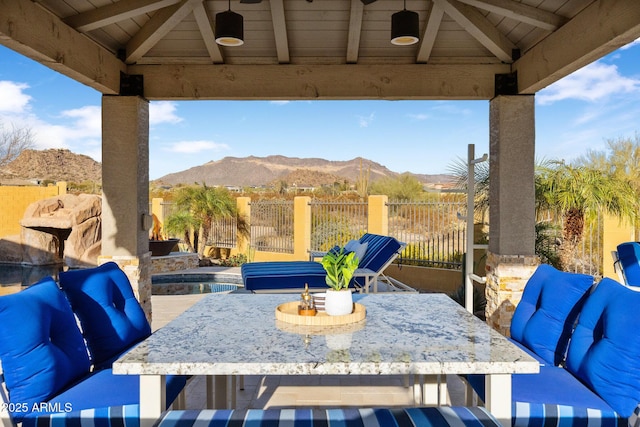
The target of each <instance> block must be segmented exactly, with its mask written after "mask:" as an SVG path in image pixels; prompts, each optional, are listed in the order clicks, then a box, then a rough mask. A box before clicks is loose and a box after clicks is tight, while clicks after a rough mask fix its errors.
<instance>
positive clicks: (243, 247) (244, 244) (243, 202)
mask: <svg viewBox="0 0 640 427" xmlns="http://www.w3.org/2000/svg"><path fill="white" fill-rule="evenodd" d="M236 206H237V208H238V223H240V219H241V218H242V219H244V221H245V222H246V225H247V228H248V229H249V230H251V197H238V198H236ZM236 242H237V245H238V253H241V254H247V256H249V255H250V254H249V253H248V251H249V248H250V246H251V232H249V234H248V235H245V234H244V233H241V232H239V231H238V232H237V234H236Z"/></svg>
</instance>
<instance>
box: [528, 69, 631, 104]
mask: <svg viewBox="0 0 640 427" xmlns="http://www.w3.org/2000/svg"><path fill="white" fill-rule="evenodd" d="M638 91H640V80H638V79H632V78H629V77H625V76H623V75H621V74H620V73H619V72H618V67H617V66H615V65H607V64H604V63H602V62H594V63H592V64H589V65H587V66H586V67H584V68H581V69H580V70H578V71H576V72H574V73H573V74H570V75H568V76H567V77H565V78H563V79H561V80H558V81H557V82H556V83H554V84H552V85H551V86H549V87H547V88H545V89H543V90H541V91H540V92H538V95H537V96H536V100H537V102H538V103H539V104H541V105H545V104H551V103H553V102H556V101H561V100H565V99H578V100H582V101H591V102H593V101H599V100H601V99H604V98H607V97H609V96H612V95H617V94H628V93H632V92H638Z"/></svg>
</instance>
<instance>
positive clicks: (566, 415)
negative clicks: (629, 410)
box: [512, 402, 631, 427]
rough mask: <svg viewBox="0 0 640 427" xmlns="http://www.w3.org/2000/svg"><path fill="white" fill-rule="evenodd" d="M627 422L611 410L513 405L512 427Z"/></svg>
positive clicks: (598, 426)
mask: <svg viewBox="0 0 640 427" xmlns="http://www.w3.org/2000/svg"><path fill="white" fill-rule="evenodd" d="M629 421H630V420H629V419H627V418H621V417H618V414H616V413H615V412H613V411H612V410H609V411H608V410H599V409H592V408H582V407H578V406H567V405H553V404H547V403H524V402H515V403H514V404H513V415H512V426H513V427H623V426H625V425H627V423H628V422H629ZM629 425H631V424H629Z"/></svg>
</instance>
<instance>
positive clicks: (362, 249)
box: [344, 240, 369, 266]
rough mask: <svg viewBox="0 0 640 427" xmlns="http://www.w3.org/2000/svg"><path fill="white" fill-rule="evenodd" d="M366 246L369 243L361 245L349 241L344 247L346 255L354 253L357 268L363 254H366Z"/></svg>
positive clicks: (356, 241) (354, 241) (355, 241)
mask: <svg viewBox="0 0 640 427" xmlns="http://www.w3.org/2000/svg"><path fill="white" fill-rule="evenodd" d="M368 246H369V242H364V243H361V242H360V241H359V240H349V241H348V242H347V244H346V245H344V251H345V252H346V253H349V252H354V253H355V257H356V259H357V260H358V266H359V265H360V260H361V259H363V258H364V256H365V254H366V253H367V247H368Z"/></svg>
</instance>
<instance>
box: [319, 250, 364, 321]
mask: <svg viewBox="0 0 640 427" xmlns="http://www.w3.org/2000/svg"><path fill="white" fill-rule="evenodd" d="M321 263H322V266H323V267H324V269H325V271H326V272H327V276H326V279H325V280H326V282H327V285H328V286H329V288H331V289H329V290H328V291H327V294H326V297H325V302H324V311H325V312H326V313H327V314H328V315H330V316H340V315H344V314H350V313H351V312H352V311H353V298H352V295H351V290H350V289H349V282H351V278H352V277H353V274H354V273H355V271H356V269H357V268H358V258H357V257H356V254H355V252H349V253H346V252H345V250H344V248H340V250H335V249H334V250H330V251H329V252H327V254H326V255H325V256H324V257H323V258H322V262H321Z"/></svg>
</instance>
